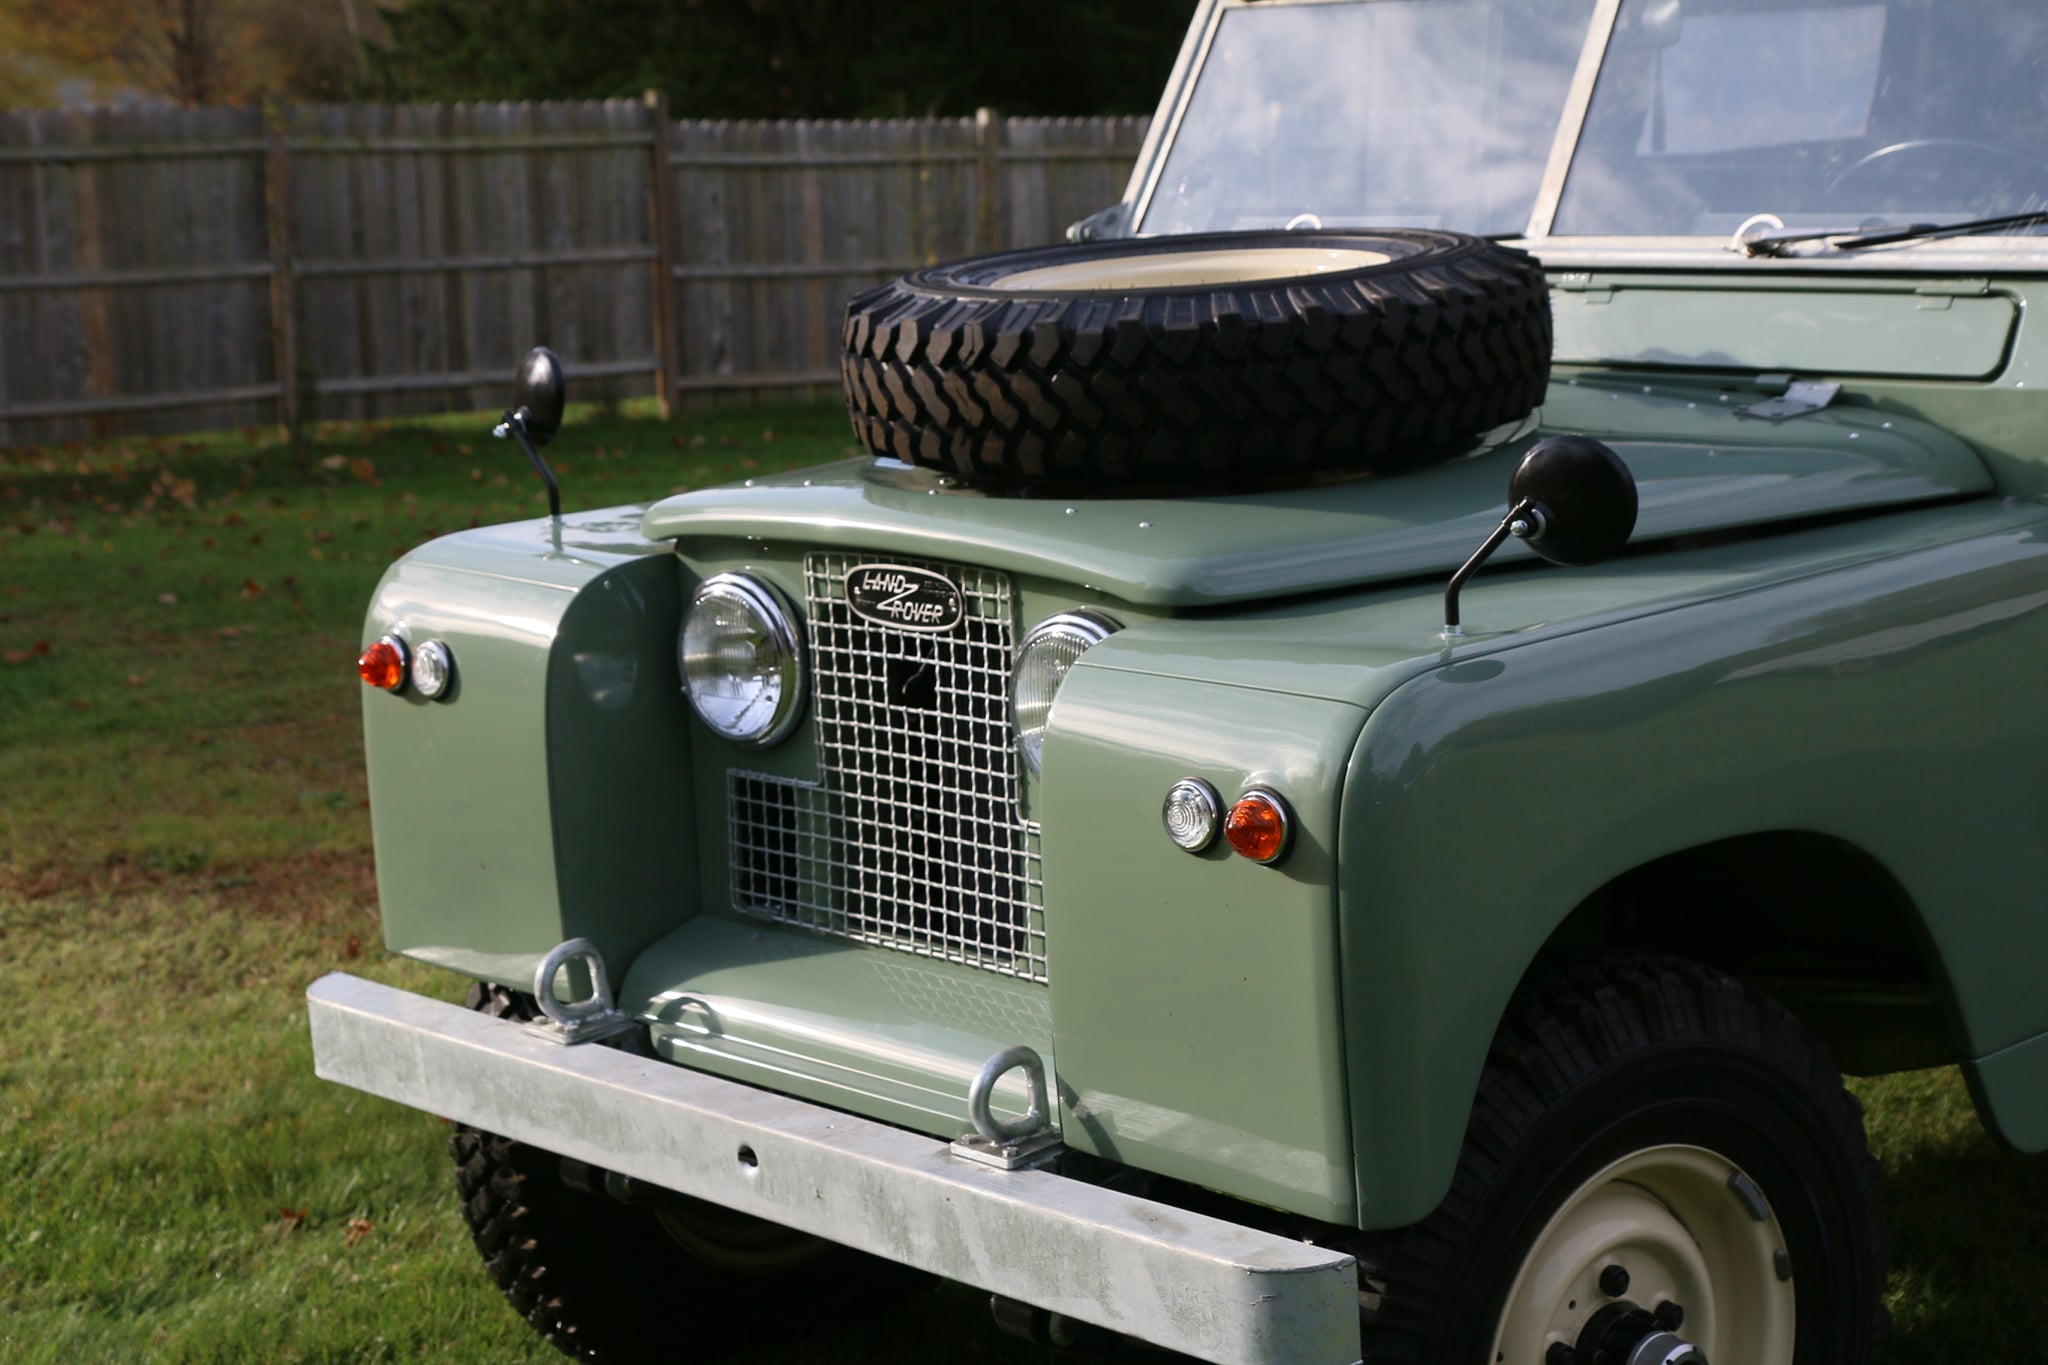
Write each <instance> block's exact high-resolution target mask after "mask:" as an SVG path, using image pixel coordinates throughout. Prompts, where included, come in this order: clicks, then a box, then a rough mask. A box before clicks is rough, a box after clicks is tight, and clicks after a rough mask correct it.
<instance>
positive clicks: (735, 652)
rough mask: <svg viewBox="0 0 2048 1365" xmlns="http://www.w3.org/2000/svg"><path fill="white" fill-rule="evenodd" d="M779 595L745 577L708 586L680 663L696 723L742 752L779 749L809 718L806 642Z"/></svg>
mask: <svg viewBox="0 0 2048 1365" xmlns="http://www.w3.org/2000/svg"><path fill="white" fill-rule="evenodd" d="M791 615H792V613H791V612H790V611H789V609H788V607H786V606H785V605H784V604H783V601H782V596H781V594H780V593H778V592H776V591H775V589H773V588H771V587H769V586H768V585H767V584H766V583H763V582H761V581H760V580H758V579H753V578H748V577H746V576H745V575H743V574H735V573H722V574H718V575H716V576H714V577H711V578H707V579H705V580H704V582H703V584H702V585H701V586H699V587H698V589H697V595H696V596H695V597H693V598H692V599H691V600H690V610H689V611H688V613H686V614H685V615H684V617H683V636H682V640H681V641H680V642H679V644H678V645H677V650H676V657H677V660H678V662H680V663H681V665H682V671H683V690H684V691H685V692H687V693H689V696H690V705H691V707H692V708H693V709H695V711H696V712H697V715H698V717H699V718H700V719H701V720H702V721H703V722H704V723H705V724H706V725H708V726H710V727H711V728H712V729H713V730H715V731H717V732H718V733H719V734H721V735H723V736H724V737H725V738H727V739H729V740H732V741H734V742H735V743H739V744H773V743H775V742H776V741H777V740H779V739H782V738H783V737H785V736H786V735H788V734H789V732H790V731H791V730H792V729H794V728H795V726H796V722H797V717H798V716H799V715H801V714H802V712H803V700H804V657H803V638H802V637H801V636H800V635H798V634H797V632H796V628H795V627H794V626H793V625H791V623H790V622H791Z"/></svg>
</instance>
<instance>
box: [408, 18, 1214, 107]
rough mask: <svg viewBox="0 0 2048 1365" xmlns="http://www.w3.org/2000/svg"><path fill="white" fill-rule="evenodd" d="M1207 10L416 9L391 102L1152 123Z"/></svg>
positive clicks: (410, 23)
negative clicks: (617, 99) (1189, 36)
mask: <svg viewBox="0 0 2048 1365" xmlns="http://www.w3.org/2000/svg"><path fill="white" fill-rule="evenodd" d="M1194 8H1195V0H1041V3H1038V4H1032V5H1020V4H986V3H984V4H976V5H962V4H958V3H942V2H941V0H410V3H408V4H407V5H406V6H405V8H404V9H403V10H402V11H400V10H386V11H384V12H383V15H382V18H383V21H384V23H385V25H386V26H387V28H388V30H389V33H390V38H389V40H388V42H387V43H385V44H383V45H379V46H373V47H371V48H369V49H368V53H367V55H368V63H369V68H370V72H371V88H372V89H374V90H375V91H376V92H377V93H378V94H380V95H382V96H383V97H385V98H390V99H420V100H447V99H539V98H557V99H571V98H591V97H598V96H613V95H632V94H637V93H638V92H639V91H641V90H643V89H647V88H650V87H652V88H660V89H663V90H666V91H667V92H668V94H669V101H670V107H671V108H672V109H673V110H674V111H675V112H676V113H678V114H679V115H682V116H685V117H704V118H748V117H751V118H790V117H812V118H818V117H840V118H844V117H863V116H877V115H903V114H927V113H942V114H961V113H967V112H970V111H972V110H973V109H974V108H975V107H976V106H978V105H984V104H988V105H996V106H998V107H1000V108H1002V109H1003V110H1004V111H1005V112H1009V113H1020V114H1032V113H1040V114H1090V113H1140V112H1149V111H1150V110H1151V108H1152V106H1153V104H1154V102H1155V100H1156V99H1157V96H1158V93H1159V87H1160V85H1161V84H1162V83H1163V82H1164V80H1165V77H1166V73H1167V71H1168V69H1169V68H1170V67H1171V65H1172V63H1173V57H1174V54H1175V52H1177V51H1178V49H1179V44H1180V39H1181V35H1182V33H1183V32H1184V31H1185V29H1186V27H1187V24H1188V20H1189V18H1190V17H1191V16H1192V15H1193V13H1194Z"/></svg>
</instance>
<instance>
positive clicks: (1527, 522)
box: [1444, 498, 1540, 636]
mask: <svg viewBox="0 0 2048 1365" xmlns="http://www.w3.org/2000/svg"><path fill="white" fill-rule="evenodd" d="M1539 519H1540V518H1539V516H1538V514H1537V513H1536V500H1535V499H1534V498H1523V499H1522V500H1521V501H1520V502H1518V503H1516V504H1515V505H1514V506H1513V507H1510V508H1509V509H1508V514H1507V515H1506V516H1504V517H1502V518H1501V519H1500V525H1498V526H1496V527H1494V528H1493V534H1492V535H1490V536H1488V537H1487V538H1486V543H1485V544H1483V545H1481V546H1480V547H1479V548H1478V549H1477V550H1474V551H1473V552H1472V557H1471V558H1470V559H1468V560H1466V561H1465V563H1464V564H1463V565H1462V566H1461V567H1460V568H1459V570H1458V571H1457V572H1456V573H1454V574H1452V575H1451V581H1450V583H1449V584H1448V585H1447V586H1446V587H1445V588H1444V634H1445V635H1446V636H1453V635H1463V634H1464V633H1465V630H1464V627H1463V626H1462V625H1460V624H1459V621H1458V594H1459V593H1460V592H1461V591H1463V589H1464V587H1465V580H1466V579H1468V578H1470V577H1471V576H1472V575H1473V574H1475V573H1478V572H1479V566H1480V565H1481V564H1484V563H1485V562H1486V561H1487V560H1488V559H1490V558H1491V557H1492V556H1493V552H1494V551H1495V550H1498V549H1499V548H1500V546H1501V542H1502V541H1504V540H1506V539H1507V538H1508V537H1509V536H1523V537H1525V538H1526V537H1527V536H1528V535H1529V533H1530V528H1531V526H1532V524H1533V523H1535V522H1536V521H1537V520H1539ZM1518 523H1519V524H1518Z"/></svg>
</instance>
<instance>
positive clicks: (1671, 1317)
mask: <svg viewBox="0 0 2048 1365" xmlns="http://www.w3.org/2000/svg"><path fill="white" fill-rule="evenodd" d="M1650 1311H1651V1312H1652V1313H1654V1314H1655V1315H1656V1318H1657V1325H1658V1326H1660V1327H1662V1328H1663V1329H1664V1330H1665V1331H1667V1332H1676V1331H1677V1330H1678V1329H1679V1328H1681V1327H1683V1326H1685V1308H1684V1306H1683V1305H1681V1304H1677V1303H1673V1302H1672V1301H1671V1300H1670V1299H1666V1300H1664V1302H1662V1303H1660V1304H1658V1305H1657V1306H1656V1307H1655V1308H1654V1309H1652V1310H1650Z"/></svg>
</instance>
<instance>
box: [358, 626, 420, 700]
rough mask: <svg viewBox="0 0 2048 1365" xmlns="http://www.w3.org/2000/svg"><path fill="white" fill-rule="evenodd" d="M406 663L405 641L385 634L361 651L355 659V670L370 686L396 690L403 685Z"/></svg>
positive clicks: (407, 661)
mask: <svg viewBox="0 0 2048 1365" xmlns="http://www.w3.org/2000/svg"><path fill="white" fill-rule="evenodd" d="M408 663H409V660H408V659H407V658H406V650H405V641H403V640H401V639H399V638H398V637H397V636H396V635H386V636H384V637H383V638H382V639H380V640H378V641H377V643H376V644H374V645H371V646H370V647H369V648H368V649H366V650H364V651H363V656H362V657H361V658H360V659H357V660H356V672H357V673H358V674H360V675H361V676H362V679H363V681H364V682H366V683H368V684H369V685H370V686H372V687H381V688H383V689H384V690H385V691H386V692H396V691H398V690H399V689H400V688H402V687H404V686H405V674H406V667H407V664H408Z"/></svg>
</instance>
